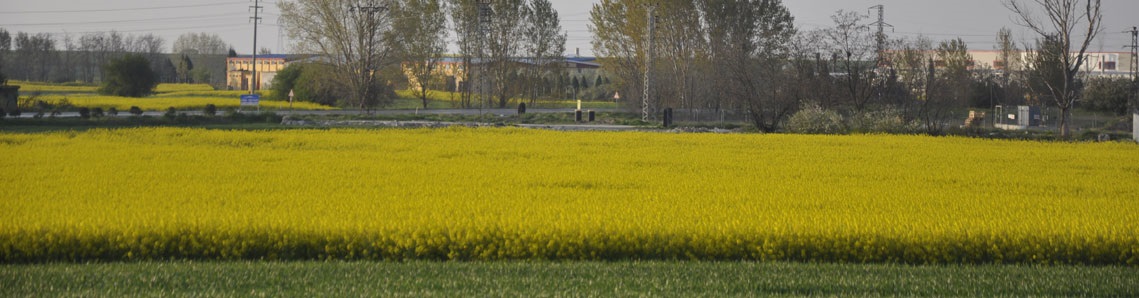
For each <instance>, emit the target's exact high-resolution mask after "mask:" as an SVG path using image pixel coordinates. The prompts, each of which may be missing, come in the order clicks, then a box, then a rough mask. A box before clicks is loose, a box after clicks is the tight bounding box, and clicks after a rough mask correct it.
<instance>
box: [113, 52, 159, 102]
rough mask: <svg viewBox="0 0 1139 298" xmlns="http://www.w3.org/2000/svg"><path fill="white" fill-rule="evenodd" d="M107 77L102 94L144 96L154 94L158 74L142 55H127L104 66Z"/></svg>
mask: <svg viewBox="0 0 1139 298" xmlns="http://www.w3.org/2000/svg"><path fill="white" fill-rule="evenodd" d="M104 70H105V71H106V73H107V78H106V80H105V81H104V82H103V87H102V88H100V89H99V93H100V94H105V95H116V96H126V97H143V96H147V95H151V94H154V87H157V86H158V76H157V75H156V74H155V73H154V71H153V70H151V69H150V61H148V60H147V59H146V57H143V56H141V55H134V54H132V55H126V56H124V57H122V58H119V59H116V60H112V61H111V63H110V64H107V66H105V67H104Z"/></svg>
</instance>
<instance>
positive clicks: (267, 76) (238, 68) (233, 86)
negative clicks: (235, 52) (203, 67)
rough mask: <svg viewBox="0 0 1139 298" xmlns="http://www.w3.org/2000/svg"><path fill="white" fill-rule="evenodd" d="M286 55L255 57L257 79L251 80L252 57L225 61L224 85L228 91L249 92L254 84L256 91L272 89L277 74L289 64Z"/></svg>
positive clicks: (244, 56)
mask: <svg viewBox="0 0 1139 298" xmlns="http://www.w3.org/2000/svg"><path fill="white" fill-rule="evenodd" d="M289 57H290V56H288V55H257V78H256V79H254V78H253V56H252V55H242V56H237V57H229V58H226V59H225V65H226V72H225V73H226V76H225V77H226V79H225V84H226V86H227V87H228V88H229V89H230V90H250V84H251V83H252V82H256V87H257V90H262V89H267V88H271V87H273V86H272V84H273V78H275V77H277V72H280V71H281V70H282V69H285V66H288V64H289V62H290V61H289Z"/></svg>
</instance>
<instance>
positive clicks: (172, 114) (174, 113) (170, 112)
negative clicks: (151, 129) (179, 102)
mask: <svg viewBox="0 0 1139 298" xmlns="http://www.w3.org/2000/svg"><path fill="white" fill-rule="evenodd" d="M162 117H166V119H174V118H176V117H178V110H177V109H175V108H174V107H169V108H167V109H166V114H163V115H162Z"/></svg>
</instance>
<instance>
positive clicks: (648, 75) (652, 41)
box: [641, 5, 657, 122]
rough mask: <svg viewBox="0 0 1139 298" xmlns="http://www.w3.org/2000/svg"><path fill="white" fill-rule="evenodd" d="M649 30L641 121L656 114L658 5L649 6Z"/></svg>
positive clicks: (646, 120) (647, 119) (650, 118)
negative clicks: (655, 67)
mask: <svg viewBox="0 0 1139 298" xmlns="http://www.w3.org/2000/svg"><path fill="white" fill-rule="evenodd" d="M648 8H649V9H648V14H649V15H648V20H649V24H648V25H649V26H648V27H649V30H648V34H649V36H648V38H646V44H645V94H644V96H643V97H642V98H641V121H645V122H648V121H649V120H652V119H653V116H654V115H655V114H656V113H655V111H653V108H652V83H653V62H654V61H653V60H654V57H653V56H655V55H656V53H655V52H656V49H655V46H656V26H657V18H656V5H650V6H649V7H648Z"/></svg>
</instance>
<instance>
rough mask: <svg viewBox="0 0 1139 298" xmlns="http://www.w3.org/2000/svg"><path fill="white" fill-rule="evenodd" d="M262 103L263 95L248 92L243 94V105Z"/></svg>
mask: <svg viewBox="0 0 1139 298" xmlns="http://www.w3.org/2000/svg"><path fill="white" fill-rule="evenodd" d="M259 105H261V95H257V94H246V95H242V96H241V106H243V107H244V106H254V107H255V106H259Z"/></svg>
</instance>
